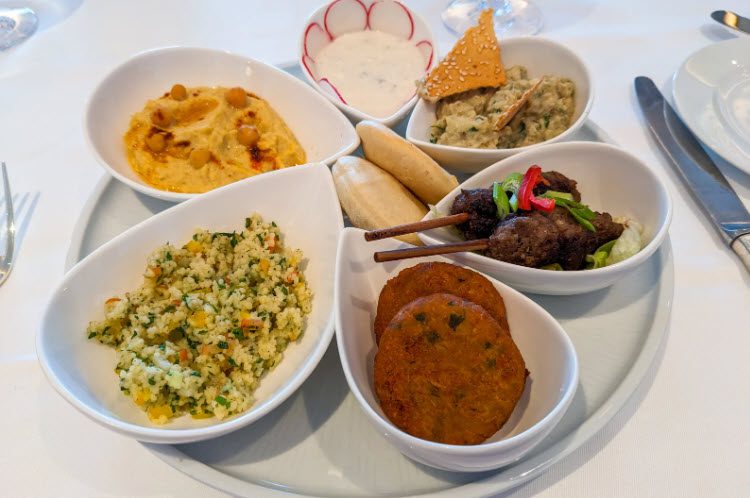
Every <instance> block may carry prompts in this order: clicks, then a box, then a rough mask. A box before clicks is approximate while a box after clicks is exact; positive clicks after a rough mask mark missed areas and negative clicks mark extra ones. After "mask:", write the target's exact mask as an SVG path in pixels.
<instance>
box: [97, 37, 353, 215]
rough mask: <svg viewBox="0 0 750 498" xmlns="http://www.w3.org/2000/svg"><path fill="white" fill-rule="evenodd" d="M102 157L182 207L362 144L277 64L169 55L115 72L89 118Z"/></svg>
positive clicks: (193, 51)
mask: <svg viewBox="0 0 750 498" xmlns="http://www.w3.org/2000/svg"><path fill="white" fill-rule="evenodd" d="M84 128H85V130H86V136H87V139H88V142H89V144H90V146H91V148H92V151H93V153H94V155H95V157H96V158H97V159H98V160H99V162H100V163H101V165H102V166H103V167H104V168H105V169H106V170H107V171H108V172H109V173H110V174H112V176H114V177H115V178H117V179H118V180H120V181H122V182H123V183H125V184H127V185H128V186H130V187H132V188H133V189H135V190H136V191H138V192H141V193H143V194H146V195H149V196H152V197H156V198H159V199H164V200H168V201H175V202H179V201H182V200H186V199H189V198H191V197H194V196H196V195H199V194H201V193H203V192H208V191H210V190H213V189H216V188H219V187H222V186H224V185H228V184H230V183H233V182H236V181H239V180H244V179H248V178H255V177H257V176H258V175H261V174H264V173H268V172H272V171H276V170H280V169H284V168H289V167H294V166H296V165H300V164H305V163H313V162H322V163H326V164H330V163H332V162H334V161H335V160H336V159H337V158H339V157H341V156H343V155H346V154H349V153H350V152H352V151H353V150H354V149H356V147H357V146H358V145H359V138H358V137H357V134H356V132H355V130H354V127H353V126H352V124H351V123H350V122H349V121H348V120H347V119H346V118H345V117H344V116H343V115H342V114H341V113H340V112H339V111H338V110H337V109H336V108H335V107H334V106H333V105H332V104H331V103H330V102H328V101H327V100H326V99H325V98H324V97H322V96H321V95H320V94H319V93H317V92H315V91H314V90H312V89H311V88H310V87H309V86H308V85H306V84H304V83H303V82H302V81H300V80H298V79H297V78H295V77H294V76H292V75H290V74H288V73H286V72H284V71H281V70H279V69H277V68H275V67H273V66H269V65H267V64H264V63H261V62H258V61H255V60H252V59H248V58H246V57H242V56H239V55H234V54H230V53H227V52H222V51H217V50H210V49H199V48H184V47H175V48H164V49H156V50H150V51H147V52H143V53H141V54H138V55H136V56H135V57H133V58H131V59H130V60H128V61H127V62H125V63H124V64H122V65H120V66H119V67H117V68H116V69H115V70H114V71H112V72H111V73H110V74H109V75H108V76H107V77H105V78H104V80H103V81H102V82H101V83H100V84H99V86H98V87H97V88H96V90H95V91H94V93H93V94H92V96H91V98H90V100H89V103H88V107H87V111H86V117H85V126H84Z"/></svg>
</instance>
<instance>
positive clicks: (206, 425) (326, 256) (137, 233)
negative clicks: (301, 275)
mask: <svg viewBox="0 0 750 498" xmlns="http://www.w3.org/2000/svg"><path fill="white" fill-rule="evenodd" d="M289 199H293V202H290V201H289ZM300 206H307V208H304V207H300ZM253 212H258V213H259V214H261V215H262V216H263V219H264V220H265V221H266V222H270V221H276V223H277V224H278V225H279V227H280V229H281V231H282V234H283V236H284V243H285V244H286V245H288V246H289V247H293V248H299V249H301V250H302V251H303V252H304V255H305V258H306V260H307V262H308V263H307V267H306V269H305V276H306V278H307V280H308V282H309V285H310V288H311V290H312V291H313V294H314V295H313V308H312V312H311V314H310V315H309V316H308V317H307V327H306V329H305V331H304V334H303V335H302V338H301V339H300V340H299V341H298V342H295V343H292V344H290V345H289V346H288V348H287V349H286V351H285V352H284V357H283V360H282V361H281V362H280V363H279V365H278V366H277V367H276V368H275V369H273V370H272V371H270V372H269V373H268V374H267V375H266V376H265V377H264V378H263V380H262V381H261V383H260V386H259V387H258V389H257V390H256V391H255V393H254V395H255V398H256V402H255V404H254V405H253V406H251V407H250V409H249V410H247V411H246V412H244V413H242V414H240V415H236V416H234V417H231V418H228V419H225V420H223V421H218V420H216V419H215V418H211V419H204V420H194V419H192V418H190V417H189V416H183V417H180V418H178V419H176V420H174V421H173V422H170V423H168V424H165V425H155V424H152V423H151V422H150V421H149V420H148V417H147V416H146V414H145V412H144V411H143V410H141V409H140V408H138V407H137V406H136V405H135V403H133V401H132V400H131V399H130V398H129V397H126V396H124V395H122V394H121V393H120V390H119V384H118V377H117V375H116V374H115V373H114V367H115V363H116V360H115V352H114V350H113V349H112V348H109V347H107V346H104V345H102V344H100V343H98V342H96V341H92V340H89V339H87V337H86V334H85V331H86V327H87V325H88V323H89V321H91V320H96V319H101V317H102V316H103V303H104V301H105V300H106V299H107V298H109V297H111V296H113V295H117V294H122V293H124V292H127V291H129V290H133V289H135V288H136V287H138V286H139V285H140V284H141V283H142V280H143V277H142V275H143V271H144V268H145V264H146V257H147V256H148V255H149V254H150V253H151V252H152V251H153V250H154V249H155V248H157V247H159V246H161V245H162V244H164V243H165V242H167V241H170V242H173V243H177V244H181V243H183V241H187V240H189V239H190V237H191V235H192V234H193V232H194V230H195V229H196V228H199V227H200V228H206V229H209V230H212V231H232V230H237V229H241V228H243V227H244V219H245V217H247V216H249V215H250V214H252V213H253ZM342 228H343V219H342V216H341V208H340V207H339V203H338V198H337V197H336V190H335V188H334V186H333V179H332V177H331V173H330V171H329V170H328V167H327V166H325V165H323V164H320V163H318V164H312V165H303V166H298V167H295V168H289V169H283V170H279V171H274V172H271V173H268V174H265V175H262V177H261V178H258V179H257V180H242V181H240V182H237V183H233V184H231V185H227V186H225V187H222V188H220V189H217V190H214V191H212V192H209V193H207V194H205V195H202V196H200V197H198V198H195V199H193V200H191V201H188V202H185V203H183V204H179V205H176V206H174V207H172V208H170V209H168V210H166V211H164V212H162V213H159V214H157V215H155V216H153V217H152V218H149V219H148V220H146V221H144V222H143V223H140V224H138V225H136V226H135V227H133V228H131V229H129V230H127V231H126V232H124V233H123V234H121V235H119V236H117V237H115V238H114V239H112V240H111V241H109V242H107V243H106V244H104V245H103V246H101V247H100V248H98V249H97V250H96V251H94V252H93V253H91V254H90V255H89V256H87V257H86V258H85V259H83V260H82V261H81V262H80V263H78V264H77V265H76V266H74V267H73V268H72V269H71V270H70V271H69V272H68V273H67V274H66V275H65V277H64V278H63V280H62V282H61V283H60V284H59V285H58V287H57V289H56V290H55V292H54V293H53V295H52V298H51V300H50V302H49V304H48V305H47V309H46V311H45V313H44V317H43V319H42V326H41V330H40V331H39V333H38V335H37V341H36V346H37V355H38V357H39V362H40V364H41V366H42V369H43V371H44V373H45V374H46V376H47V379H48V380H49V381H50V383H51V384H52V386H53V387H54V388H55V389H56V390H57V391H58V392H59V393H60V394H61V395H62V396H63V397H64V398H65V399H66V400H68V401H69V402H70V403H71V404H72V405H73V406H74V407H76V408H77V409H78V410H80V411H81V412H83V413H84V414H85V415H87V416H88V417H89V418H91V419H92V420H94V421H95V422H98V423H99V424H101V425H104V426H106V427H108V428H110V429H112V430H114V431H116V432H119V433H121V434H124V435H127V436H131V437H133V438H135V439H138V440H140V441H148V442H152V443H169V444H177V443H188V442H192V441H200V440H203V439H209V438H213V437H217V436H220V435H223V434H226V433H228V432H231V431H234V430H236V429H239V428H241V427H245V426H246V425H248V424H251V423H252V422H254V421H256V420H258V419H260V418H261V417H263V416H264V415H266V414H268V413H269V412H270V411H271V410H273V409H274V408H275V407H277V406H278V405H279V404H281V403H282V402H283V401H284V400H285V399H287V398H288V397H289V396H290V395H291V394H292V393H293V392H294V391H295V390H296V389H297V388H298V387H299V386H300V385H301V384H302V382H304V380H305V379H306V378H307V377H308V375H310V373H311V372H312V371H313V369H314V368H315V366H316V365H317V364H318V361H320V358H321V357H322V355H323V353H324V352H325V350H326V349H327V347H328V345H329V343H330V341H331V337H333V273H334V266H335V259H336V248H337V242H338V237H339V234H340V233H341V229H342Z"/></svg>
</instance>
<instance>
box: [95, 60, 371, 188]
mask: <svg viewBox="0 0 750 498" xmlns="http://www.w3.org/2000/svg"><path fill="white" fill-rule="evenodd" d="M175 83H182V84H184V85H186V86H226V87H232V86H241V87H243V88H245V89H247V90H249V91H252V92H254V93H256V94H257V95H259V96H260V97H262V98H264V99H266V100H267V101H268V103H269V104H270V105H271V107H273V108H274V110H275V111H276V112H277V113H278V114H279V115H280V116H281V118H282V119H283V120H284V121H285V122H286V124H287V125H288V126H289V128H290V129H291V130H292V133H294V135H295V137H296V138H297V140H298V141H299V142H300V144H301V145H302V148H303V149H304V150H305V153H306V154H307V161H308V162H310V163H314V162H323V163H326V164H330V163H332V162H334V161H335V160H336V159H338V158H339V157H341V156H344V155H346V154H349V153H350V152H352V151H353V150H354V149H356V148H357V146H358V145H359V137H358V136H357V133H356V132H355V131H354V127H353V126H352V124H351V123H350V122H349V120H347V119H346V117H344V116H343V115H342V114H341V113H340V112H338V110H337V109H336V108H335V107H334V106H333V105H331V104H330V102H328V101H327V100H326V99H324V98H323V97H322V96H321V95H320V94H318V93H317V92H315V91H313V90H312V89H311V88H310V87H309V86H308V85H305V84H304V83H303V82H301V81H299V79H297V78H294V77H293V76H290V75H289V74H288V73H286V72H284V71H281V70H280V69H277V68H275V67H273V66H270V65H268V64H264V63H262V62H259V61H256V60H253V59H249V58H247V57H243V56H241V55H235V54H231V53H228V52H222V51H219V50H211V49H206V48H186V47H172V48H160V49H154V50H149V51H146V52H142V53H140V54H138V55H135V56H134V57H132V58H131V59H129V60H128V61H126V62H125V63H123V64H121V65H120V66H119V67H117V68H116V69H114V70H113V71H112V72H111V73H109V75H107V76H106V77H105V78H104V80H102V82H101V83H99V85H98V86H97V87H96V89H95V90H94V92H93V94H92V95H91V98H90V99H89V102H88V105H87V108H86V114H85V119H84V130H85V134H86V137H87V140H88V143H89V145H90V146H91V150H92V151H93V153H94V156H95V157H96V158H97V160H98V161H99V163H100V164H101V165H102V166H103V167H104V169H105V170H106V171H108V172H109V173H110V174H111V175H112V176H114V177H115V178H117V179H118V180H120V181H121V182H123V183H125V184H126V185H128V186H129V187H131V188H133V189H135V190H137V191H139V192H142V193H144V194H146V195H150V196H152V197H156V198H159V199H164V200H168V201H173V202H179V201H183V200H186V199H190V198H192V197H195V196H196V195H197V194H183V193H176V192H168V191H165V190H159V189H157V188H154V187H152V186H150V185H148V184H146V183H145V182H144V181H143V180H142V179H141V178H140V177H139V176H138V175H137V174H136V173H135V172H134V171H133V169H132V168H131V167H130V164H129V163H128V159H127V156H126V155H125V145H124V143H123V135H124V134H125V132H126V131H127V129H128V126H129V123H130V117H131V116H132V115H133V114H134V113H135V112H137V111H139V110H141V109H142V108H143V106H144V105H145V103H146V102H147V101H148V100H150V99H153V98H155V97H158V96H160V95H161V94H162V93H163V92H165V91H168V90H169V89H170V88H171V87H172V85H173V84H175ZM261 176H262V175H258V176H256V177H253V178H259V177H261Z"/></svg>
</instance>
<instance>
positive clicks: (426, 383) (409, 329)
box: [375, 294, 526, 445]
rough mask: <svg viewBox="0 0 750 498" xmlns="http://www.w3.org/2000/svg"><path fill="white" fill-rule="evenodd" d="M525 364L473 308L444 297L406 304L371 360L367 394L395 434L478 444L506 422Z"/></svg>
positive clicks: (501, 331) (502, 332)
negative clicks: (372, 371) (372, 377)
mask: <svg viewBox="0 0 750 498" xmlns="http://www.w3.org/2000/svg"><path fill="white" fill-rule="evenodd" d="M525 382H526V365H525V363H524V360H523V357H522V356H521V353H520V351H519V350H518V348H517V347H516V345H515V343H514V342H513V339H512V338H511V336H510V333H509V332H508V328H507V326H506V327H503V326H501V325H499V324H498V323H497V322H496V321H495V320H494V319H493V318H492V316H491V315H490V314H489V313H488V312H487V311H486V310H485V309H484V308H483V307H481V306H479V305H477V304H474V303H472V302H469V301H466V300H464V299H462V298H460V297H458V296H455V295H451V294H434V295H431V296H426V297H421V298H419V299H416V300H415V301H413V302H411V303H409V304H407V305H406V306H405V307H404V308H403V309H402V310H401V311H399V312H398V313H397V314H396V316H394V317H393V319H392V320H391V322H390V323H389V324H388V326H387V327H386V329H385V331H384V332H383V335H382V337H381V340H380V345H379V348H378V352H377V354H376V355H375V393H376V395H377V397H378V400H379V401H380V406H381V407H382V409H383V411H384V412H385V414H386V416H387V417H388V418H389V419H390V420H391V422H393V424H395V425H396V426H397V427H398V428H400V429H401V430H403V431H405V432H408V433H409V434H411V435H413V436H416V437H419V438H422V439H427V440H430V441H435V442H440V443H447V444H461V445H468V444H479V443H481V442H483V441H484V440H486V439H487V438H488V437H490V436H492V435H493V434H494V433H495V432H497V431H498V430H499V429H500V428H501V427H502V426H503V424H504V423H505V422H506V421H507V420H508V418H509V417H510V415H511V413H512V412H513V409H514V408H515V406H516V403H517V402H518V400H519V399H520V398H521V394H522V393H523V390H524V385H525Z"/></svg>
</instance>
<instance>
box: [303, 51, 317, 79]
mask: <svg viewBox="0 0 750 498" xmlns="http://www.w3.org/2000/svg"><path fill="white" fill-rule="evenodd" d="M302 65H303V66H305V69H306V70H307V74H309V75H310V77H311V78H312V79H314V80H317V79H318V66H317V65H316V64H315V61H314V60H312V59H311V58H310V57H308V56H306V55H303V56H302Z"/></svg>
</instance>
